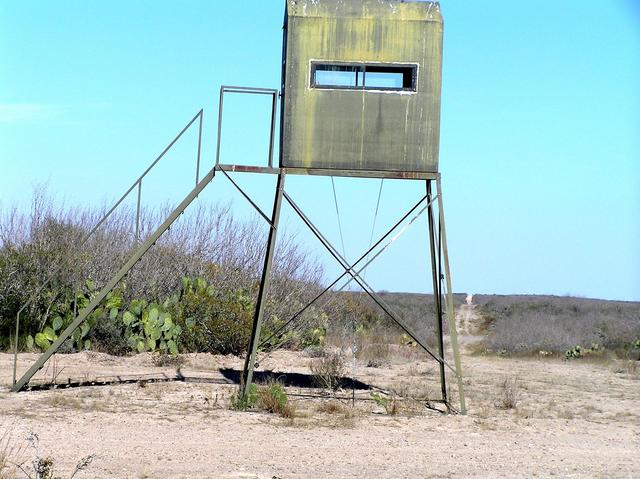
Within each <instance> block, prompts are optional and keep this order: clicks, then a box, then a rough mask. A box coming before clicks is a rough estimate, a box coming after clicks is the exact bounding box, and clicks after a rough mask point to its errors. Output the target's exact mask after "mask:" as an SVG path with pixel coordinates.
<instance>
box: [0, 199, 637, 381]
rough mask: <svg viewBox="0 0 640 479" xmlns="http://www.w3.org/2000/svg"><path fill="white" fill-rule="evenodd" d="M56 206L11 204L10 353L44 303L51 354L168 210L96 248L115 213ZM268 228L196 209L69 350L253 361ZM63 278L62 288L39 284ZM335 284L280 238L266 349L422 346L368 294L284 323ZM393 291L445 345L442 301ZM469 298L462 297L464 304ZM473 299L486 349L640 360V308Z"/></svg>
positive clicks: (146, 216) (114, 222) (5, 238)
mask: <svg viewBox="0 0 640 479" xmlns="http://www.w3.org/2000/svg"><path fill="white" fill-rule="evenodd" d="M54 204H56V203H55V201H53V200H52V199H51V198H50V197H48V196H47V195H46V193H44V192H43V191H39V192H37V194H35V195H34V201H33V205H32V208H31V211H28V212H20V211H19V210H17V209H15V208H6V207H5V208H4V209H3V210H2V211H1V212H0V213H1V216H0V350H8V349H10V348H11V347H12V341H14V340H15V334H14V331H15V317H16V314H17V312H18V310H19V308H20V307H21V306H22V305H23V304H25V302H26V301H27V300H28V298H30V297H31V296H32V295H35V298H36V299H35V301H33V302H32V303H31V304H30V305H29V306H28V308H27V309H26V310H25V311H24V312H23V313H22V314H21V320H20V334H19V338H18V348H19V350H20V351H37V350H44V349H46V348H48V347H49V346H50V345H51V343H52V342H53V341H54V340H55V339H56V338H57V335H58V334H60V333H61V331H63V330H64V328H65V327H66V326H67V325H68V324H69V323H70V322H71V321H72V319H73V318H74V316H75V314H76V313H77V312H78V311H79V310H81V309H82V308H83V307H85V306H86V305H87V304H88V303H89V301H90V300H91V299H92V298H93V297H94V295H95V294H96V293H97V291H99V289H100V288H101V287H102V286H103V285H104V284H105V283H106V282H107V280H108V279H109V278H110V277H111V276H112V275H113V274H114V273H115V272H116V271H117V269H118V268H119V267H120V266H121V265H122V264H123V263H124V262H125V260H126V259H127V257H128V256H129V255H130V254H131V252H132V251H133V250H134V248H135V247H136V246H137V245H138V244H139V242H140V240H141V239H144V237H145V236H146V235H148V234H149V233H150V232H152V231H153V229H154V228H155V226H156V225H158V224H159V223H160V222H161V221H162V219H163V218H164V216H165V215H166V209H158V210H155V211H148V210H147V211H145V210H143V211H142V220H141V228H140V233H139V238H136V237H135V227H134V224H135V221H134V218H135V215H134V211H133V210H127V209H126V208H123V209H121V210H119V211H117V212H116V213H115V214H114V215H112V216H111V217H110V218H109V219H108V221H107V222H105V223H104V224H103V225H102V227H101V228H100V229H99V230H98V231H97V232H96V233H95V234H94V235H92V236H91V237H90V238H89V239H88V240H86V241H84V238H85V237H86V236H87V234H88V233H89V232H90V231H91V229H92V227H93V225H95V224H96V222H97V221H98V220H99V218H100V217H101V216H102V214H103V211H98V210H94V209H90V208H69V207H55V206H52V205H54ZM261 226H262V225H261V224H260V223H259V222H257V220H256V221H253V220H244V221H242V220H237V219H234V218H233V216H232V213H231V210H230V208H229V207H228V206H224V205H206V204H205V205H200V206H196V207H195V208H194V209H193V210H192V211H190V212H189V214H185V215H184V216H183V217H182V218H181V219H180V220H179V221H178V222H177V223H176V224H175V225H174V226H173V227H172V228H171V229H170V230H169V231H168V232H167V233H166V234H165V235H164V236H163V237H162V238H161V239H160V241H159V242H158V243H157V244H156V245H155V246H154V247H153V248H152V249H151V250H150V251H149V253H148V254H147V255H146V256H145V257H143V259H142V260H141V261H140V262H139V263H138V264H137V265H136V266H135V267H134V269H133V270H132V271H131V272H130V273H129V275H128V276H127V277H126V278H125V280H124V281H123V282H122V283H121V284H120V285H118V287H117V288H115V289H114V290H113V291H112V292H111V293H110V294H109V295H108V297H107V298H106V299H105V301H103V303H102V304H101V305H100V307H99V308H97V309H96V310H95V311H94V312H93V313H92V314H91V315H90V317H89V319H88V320H87V321H86V322H85V323H84V324H83V326H82V327H81V328H79V329H78V330H77V331H76V332H75V333H74V334H73V336H72V337H71V338H70V339H69V340H68V341H67V342H66V343H65V345H64V347H63V352H64V351H66V352H73V351H81V350H87V349H89V350H96V351H100V352H106V353H110V354H115V355H123V354H130V353H136V352H145V351H147V352H153V353H156V354H158V355H160V356H166V355H172V356H175V355H176V354H178V353H188V352H210V353H214V354H215V353H218V354H236V355H238V354H242V353H243V352H244V349H245V348H246V346H247V343H248V338H249V335H250V330H251V321H252V315H253V310H254V306H255V300H256V295H257V289H258V284H259V275H260V270H261V268H262V261H263V257H264V245H265V241H264V239H265V234H266V230H264V229H261ZM52 273H53V275H52V277H51V281H50V282H49V283H48V284H47V285H46V286H45V287H44V288H42V289H40V286H41V284H42V282H43V281H44V280H45V279H46V278H47V277H49V275H50V274H52ZM323 279H324V278H323V271H322V267H321V265H320V264H319V262H318V261H316V259H315V258H314V256H313V255H311V254H309V252H308V251H306V250H304V249H303V247H302V246H301V245H300V244H299V243H297V242H296V238H295V235H292V234H288V233H286V232H285V233H283V234H281V235H280V238H279V242H278V247H277V251H276V255H275V260H274V268H273V279H272V287H271V291H270V294H269V297H268V300H267V304H266V311H265V313H266V314H265V323H264V330H263V336H262V338H263V339H268V342H267V344H265V349H267V350H269V349H275V348H288V349H305V348H306V351H309V353H310V354H312V349H311V348H314V347H315V348H317V349H316V351H318V356H322V355H323V353H322V347H323V346H324V345H326V344H328V343H331V345H332V346H335V347H337V348H338V350H341V351H346V350H348V349H349V347H350V341H352V339H353V338H354V337H357V338H358V340H359V344H360V347H359V349H358V352H357V354H358V358H359V359H360V360H364V361H366V362H367V364H369V365H370V366H373V367H376V366H377V367H380V366H384V365H385V362H386V361H388V357H389V356H390V355H391V353H392V349H393V347H394V345H402V344H405V345H410V344H412V341H411V339H410V338H409V337H408V336H407V335H405V334H403V333H402V332H401V331H400V330H399V328H397V327H396V326H395V325H394V324H392V322H391V321H390V320H389V319H388V318H385V316H384V313H383V312H382V311H381V310H380V309H379V308H378V307H377V306H376V305H375V304H374V303H373V302H372V301H370V300H369V299H368V298H367V296H366V295H365V294H364V293H353V292H342V293H335V292H330V293H329V294H327V295H326V296H325V297H324V298H323V299H321V300H320V301H318V302H316V303H315V304H314V305H313V306H312V307H310V308H308V309H307V310H306V311H305V312H304V313H303V314H302V315H301V316H300V317H299V318H298V319H297V320H296V321H295V322H293V323H291V324H290V325H288V327H287V328H282V327H283V325H284V323H285V321H287V320H288V319H289V318H290V317H291V316H292V315H293V314H295V313H296V312H298V311H299V310H300V308H302V306H303V305H305V304H306V303H307V302H308V301H309V300H310V299H312V298H313V297H315V295H316V294H318V292H320V291H321V286H322V283H323ZM381 296H382V298H383V299H384V301H386V302H387V303H388V304H389V305H390V307H391V308H392V309H393V310H395V311H396V312H397V313H399V314H400V315H401V316H402V317H403V318H404V319H405V321H406V322H407V323H408V324H409V325H410V326H411V328H412V329H413V330H414V332H415V333H416V334H417V335H418V336H419V337H420V338H421V339H422V340H424V341H425V342H426V343H427V344H429V345H430V346H432V347H435V345H436V338H435V336H436V335H435V334H434V333H435V320H434V314H433V313H434V312H435V306H434V303H433V297H432V296H431V295H423V294H403V293H385V292H383V293H381ZM464 297H465V296H464V295H462V294H456V295H454V302H455V304H456V307H458V306H459V305H461V304H463V303H464ZM474 304H475V305H476V306H475V308H476V312H477V313H478V315H479V316H480V318H481V324H480V327H481V331H480V333H481V334H482V335H485V336H486V337H485V340H484V341H483V342H482V344H481V348H482V350H483V351H484V352H489V353H495V354H502V355H504V354H541V355H560V356H562V355H564V356H566V357H567V358H570V359H575V358H581V357H584V356H589V355H591V356H598V355H603V354H615V355H616V356H617V357H622V358H628V359H638V358H637V357H636V356H638V354H639V350H640V343H639V342H638V341H639V340H640V305H639V304H637V303H626V302H616V301H601V300H591V299H580V298H569V297H551V296H549V297H543V296H485V295H476V296H475V297H474ZM444 331H445V334H446V332H447V327H446V324H445V328H444ZM159 360H160V359H159ZM326 360H327V359H326V358H325V359H324V361H326ZM318 367H319V366H318ZM320 376H322V375H320ZM325 379H327V380H328V381H331V378H325Z"/></svg>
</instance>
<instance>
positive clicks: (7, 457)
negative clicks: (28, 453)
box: [0, 429, 23, 479]
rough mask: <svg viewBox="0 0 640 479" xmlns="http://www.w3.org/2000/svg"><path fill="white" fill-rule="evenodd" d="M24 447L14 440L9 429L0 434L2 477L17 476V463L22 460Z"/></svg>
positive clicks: (0, 467) (4, 478)
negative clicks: (14, 473)
mask: <svg viewBox="0 0 640 479" xmlns="http://www.w3.org/2000/svg"><path fill="white" fill-rule="evenodd" d="M22 453H23V448H22V447H20V446H18V445H17V444H15V442H14V441H13V440H12V437H11V434H10V432H9V429H6V430H5V431H4V432H3V433H2V434H1V435H0V479H9V478H11V477H15V476H14V475H13V472H14V471H15V464H16V463H18V462H19V461H20V456H21V455H22Z"/></svg>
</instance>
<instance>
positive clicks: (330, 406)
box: [316, 400, 348, 414]
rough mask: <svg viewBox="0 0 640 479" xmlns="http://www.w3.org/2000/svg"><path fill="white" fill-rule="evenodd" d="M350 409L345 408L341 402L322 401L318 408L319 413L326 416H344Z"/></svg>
mask: <svg viewBox="0 0 640 479" xmlns="http://www.w3.org/2000/svg"><path fill="white" fill-rule="evenodd" d="M347 409H348V408H346V407H345V406H344V404H342V403H341V402H340V401H335V400H332V401H322V402H321V403H320V404H318V406H317V407H316V410H317V411H318V412H322V413H325V414H343V413H344V412H345V411H346V410H347Z"/></svg>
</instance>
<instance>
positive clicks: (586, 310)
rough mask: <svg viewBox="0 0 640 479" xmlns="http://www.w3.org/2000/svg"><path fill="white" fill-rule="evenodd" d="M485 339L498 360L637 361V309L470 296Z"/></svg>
mask: <svg viewBox="0 0 640 479" xmlns="http://www.w3.org/2000/svg"><path fill="white" fill-rule="evenodd" d="M474 303H475V304H476V305H477V306H476V308H477V312H478V313H479V314H480V315H481V317H482V320H483V323H484V328H485V331H484V333H485V334H486V340H485V341H484V345H485V346H486V348H488V349H489V351H491V352H495V353H498V354H537V355H563V356H565V357H566V358H567V359H579V358H581V357H585V356H589V355H591V356H603V355H607V354H613V355H615V356H617V357H619V358H628V359H638V354H639V353H640V342H639V340H640V304H638V303H633V302H622V301H603V300H597V299H585V298H572V297H558V296H485V295H476V296H474Z"/></svg>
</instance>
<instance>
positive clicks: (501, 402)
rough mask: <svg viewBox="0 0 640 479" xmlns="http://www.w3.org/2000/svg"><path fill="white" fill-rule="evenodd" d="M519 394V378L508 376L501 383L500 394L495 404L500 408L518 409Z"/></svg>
mask: <svg viewBox="0 0 640 479" xmlns="http://www.w3.org/2000/svg"><path fill="white" fill-rule="evenodd" d="M519 396H520V391H519V385H518V381H517V379H514V378H506V379H505V380H504V381H502V384H501V385H500V395H499V396H498V398H497V399H496V402H495V403H494V405H495V407H496V408H498V409H517V407H518V399H519Z"/></svg>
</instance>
